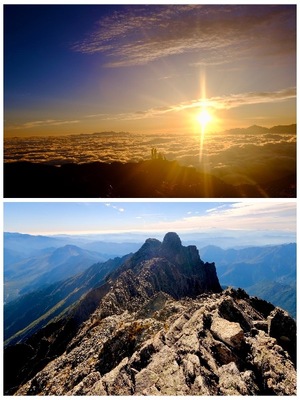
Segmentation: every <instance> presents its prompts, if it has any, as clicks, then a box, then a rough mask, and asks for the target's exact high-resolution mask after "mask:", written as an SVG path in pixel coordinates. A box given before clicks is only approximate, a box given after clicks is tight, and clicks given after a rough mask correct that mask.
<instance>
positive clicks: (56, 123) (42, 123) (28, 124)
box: [9, 119, 80, 129]
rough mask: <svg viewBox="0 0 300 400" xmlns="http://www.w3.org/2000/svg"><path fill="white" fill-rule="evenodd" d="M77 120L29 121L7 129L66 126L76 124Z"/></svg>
mask: <svg viewBox="0 0 300 400" xmlns="http://www.w3.org/2000/svg"><path fill="white" fill-rule="evenodd" d="M79 122H80V121H79V120H72V121H62V120H56V119H46V120H39V121H30V122H25V123H24V124H21V125H13V126H10V127H9V129H31V128H39V127H43V126H59V125H68V124H77V123H79Z"/></svg>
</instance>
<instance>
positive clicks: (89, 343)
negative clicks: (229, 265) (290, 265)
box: [4, 232, 296, 395]
mask: <svg viewBox="0 0 300 400" xmlns="http://www.w3.org/2000/svg"><path fill="white" fill-rule="evenodd" d="M295 335H296V325H295V321H294V320H293V319H292V318H291V317H289V315H288V314H287V313H286V312H284V311H283V310H280V309H277V308H275V307H274V306H273V305H272V304H270V303H267V302H266V301H263V300H259V299H257V298H251V297H249V296H248V295H247V294H246V293H245V292H244V291H242V290H231V289H230V290H227V291H225V292H222V290H221V287H220V284H219V281H218V277H217V274H216V268H215V265H214V263H204V262H203V261H202V260H201V259H200V256H199V253H198V250H197V248H196V247H195V246H187V247H185V246H182V244H181V241H180V238H179V237H178V235H177V234H175V233H172V232H169V233H168V234H166V236H165V238H164V240H163V241H162V242H160V241H158V240H156V239H148V240H146V242H145V243H144V245H143V246H142V247H141V249H140V250H139V251H137V252H136V253H135V254H133V255H132V256H131V257H129V258H128V259H127V260H126V261H125V262H124V263H123V264H122V265H121V266H120V267H119V268H118V269H116V270H114V271H112V272H111V273H110V274H109V275H108V276H107V278H106V281H105V283H103V284H102V285H101V286H99V287H98V288H96V289H93V290H92V291H90V292H89V293H88V294H87V295H86V296H85V297H84V298H83V299H82V300H81V301H80V302H79V303H77V304H76V305H75V306H74V307H73V308H72V309H71V310H70V312H69V314H68V316H65V317H64V319H57V320H56V321H53V322H52V323H51V324H49V325H48V326H46V327H45V328H43V329H42V330H40V331H39V332H37V333H36V334H35V335H34V336H33V337H31V338H29V339H27V340H26V341H25V342H24V343H20V344H17V345H15V346H11V347H8V348H7V349H6V351H5V354H4V360H5V365H4V382H5V393H6V394H14V393H15V394H16V395H196V394H197V395H210V394H211V395H229V394H243V395H256V394H264V395H268V394H276V395H279V394H295V393H296V372H295V344H296V340H295Z"/></svg>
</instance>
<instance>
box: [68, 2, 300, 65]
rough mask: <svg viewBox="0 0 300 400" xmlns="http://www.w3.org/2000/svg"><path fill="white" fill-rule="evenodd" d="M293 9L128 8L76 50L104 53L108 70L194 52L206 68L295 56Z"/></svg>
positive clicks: (102, 24) (100, 24) (105, 21)
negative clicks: (253, 58)
mask: <svg viewBox="0 0 300 400" xmlns="http://www.w3.org/2000/svg"><path fill="white" fill-rule="evenodd" d="M295 26H296V25H295V7H294V6H290V7H289V6H276V5H275V6H270V5H269V6H253V5H252V6H251V5H242V6H241V5H240V6H229V5H223V6H219V5H210V6H203V5H171V6H170V5H160V6H159V5H151V6H127V7H121V8H120V10H115V11H114V12H112V13H111V15H109V16H107V17H105V18H103V19H102V20H100V21H98V24H97V27H96V28H95V29H94V31H93V32H92V33H91V34H90V35H89V36H87V37H86V38H85V39H83V40H82V41H80V42H77V43H75V44H74V45H73V46H72V49H73V50H74V51H77V52H81V53H86V54H95V53H102V54H104V55H105V56H107V57H108V59H110V60H111V61H108V62H107V64H106V65H107V66H109V67H121V66H132V65H143V64H147V63H149V62H152V61H155V60H157V59H161V58H163V57H167V56H172V55H181V54H184V53H188V52H194V53H196V54H197V55H198V61H197V62H196V61H195V63H196V64H197V63H200V64H201V63H202V64H221V63H224V62H232V61H234V60H236V59H237V58H240V57H245V56H248V57H250V56H253V55H254V54H256V55H259V56H274V55H278V54H282V53H285V54H288V53H291V52H295V40H296V35H295Z"/></svg>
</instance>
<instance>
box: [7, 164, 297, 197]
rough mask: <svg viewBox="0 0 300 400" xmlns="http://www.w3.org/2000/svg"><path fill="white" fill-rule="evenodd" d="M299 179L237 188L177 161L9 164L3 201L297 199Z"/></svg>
mask: <svg viewBox="0 0 300 400" xmlns="http://www.w3.org/2000/svg"><path fill="white" fill-rule="evenodd" d="M295 196H296V178H295V176H294V175H290V176H287V177H285V178H284V179H281V181H279V180H276V181H274V182H267V183H266V182H264V183H262V182H258V183H257V184H256V185H242V186H232V185H229V184H227V183H225V182H223V181H222V180H221V179H219V178H217V177H215V176H213V175H209V174H206V173H203V172H201V171H199V170H197V169H195V168H192V167H185V166H180V165H179V164H178V163H177V162H176V161H167V160H163V159H156V160H146V161H141V162H137V163H134V162H132V163H126V164H124V163H121V162H113V163H111V164H105V163H100V162H94V163H87V164H63V165H61V166H60V167H57V166H52V165H47V164H38V163H29V162H15V163H5V164H4V197H8V198H26V197H29V198H32V197H34V198H74V197H75V198H79V197H83V198H100V197H126V198H149V197H150V198H152V197H156V198H165V197H168V198H172V197H173V198H176V197H180V198H199V197H201V198H207V197H218V198H223V197H295Z"/></svg>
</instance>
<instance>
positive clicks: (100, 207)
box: [4, 201, 296, 245]
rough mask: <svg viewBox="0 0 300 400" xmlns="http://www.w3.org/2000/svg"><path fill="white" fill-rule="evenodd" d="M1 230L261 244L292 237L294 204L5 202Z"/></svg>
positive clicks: (271, 202)
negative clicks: (191, 237) (184, 237)
mask: <svg viewBox="0 0 300 400" xmlns="http://www.w3.org/2000/svg"><path fill="white" fill-rule="evenodd" d="M4 231H6V232H19V233H29V234H44V235H45V234H47V235H48V234H107V235H109V234H112V233H116V234H124V235H126V234H128V233H140V234H144V236H145V237H151V236H154V237H155V235H159V236H161V235H164V234H165V233H166V232H168V231H175V232H177V233H178V234H180V233H184V234H192V235H193V234H195V233H197V234H199V233H203V234H205V235H208V236H210V237H212V238H213V237H214V236H219V235H221V236H222V235H225V234H226V235H228V234H230V235H231V236H232V237H234V238H235V239H236V240H235V245H238V244H239V243H240V242H243V241H244V239H245V236H247V240H248V241H249V243H250V244H251V243H253V244H254V243H256V244H261V245H264V244H270V243H274V242H275V243H278V242H291V241H295V240H296V203H295V202H280V201H268V202H260V201H243V202H239V201H238V202H147V201H146V202H89V203H77V202H67V203H65V202H51V203H48V202H43V203H36V202H27V203H24V202H17V203H5V204H4ZM243 243H244V242H243ZM212 244H217V243H212Z"/></svg>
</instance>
